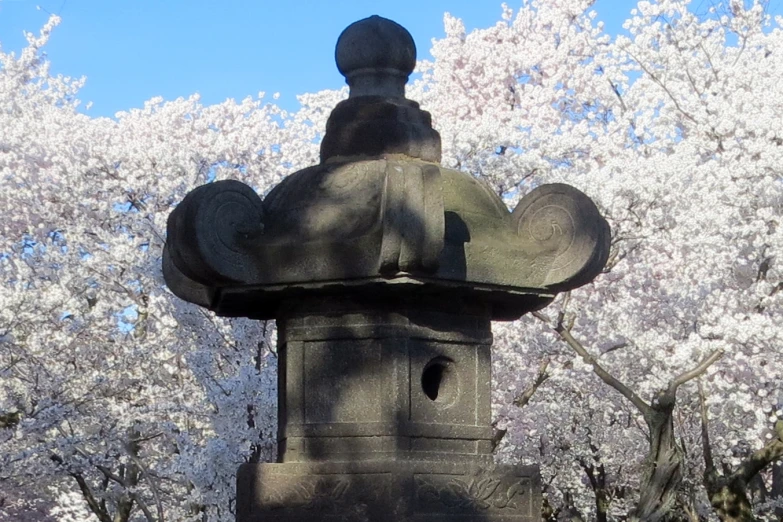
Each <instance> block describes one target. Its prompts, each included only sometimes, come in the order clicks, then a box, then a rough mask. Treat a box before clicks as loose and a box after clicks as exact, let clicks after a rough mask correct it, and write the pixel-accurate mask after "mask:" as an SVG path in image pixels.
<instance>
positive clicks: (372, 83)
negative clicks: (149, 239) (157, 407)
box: [163, 16, 609, 522]
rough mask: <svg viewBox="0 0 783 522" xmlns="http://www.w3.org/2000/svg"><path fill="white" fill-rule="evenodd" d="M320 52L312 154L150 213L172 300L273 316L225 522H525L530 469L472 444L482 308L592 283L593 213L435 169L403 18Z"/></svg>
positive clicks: (488, 435) (482, 382) (484, 379)
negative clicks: (274, 441) (164, 227)
mask: <svg viewBox="0 0 783 522" xmlns="http://www.w3.org/2000/svg"><path fill="white" fill-rule="evenodd" d="M336 60H337V67H338V69H339V70H340V72H341V73H342V74H343V75H344V76H345V78H346V81H347V83H348V85H349V86H350V97H349V98H348V99H347V100H345V101H343V102H341V103H339V104H338V105H337V106H336V107H335V108H334V110H333V111H332V113H331V116H330V117H329V121H328V122H327V126H326V134H325V136H324V138H323V141H322V143H321V163H320V164H319V165H315V166H313V167H309V168H306V169H304V170H300V171H299V172H296V173H294V174H292V175H290V176H288V177H287V178H286V179H284V180H283V181H282V182H281V183H280V184H279V185H277V186H276V187H275V188H274V189H272V190H271V191H270V192H269V194H268V195H267V196H266V198H265V199H263V201H262V199H261V197H259V195H258V194H256V192H255V191H254V190H253V189H251V188H250V187H248V186H247V185H244V184H243V183H240V182H238V181H218V182H214V183H209V184H207V185H203V186H201V187H199V188H197V189H195V190H193V191H192V192H191V193H189V194H188V195H187V196H186V197H185V199H184V200H183V201H182V203H181V204H180V205H179V206H178V207H177V208H176V209H175V210H174V212H172V214H171V216H170V217H169V221H168V239H167V244H166V249H165V251H164V259H163V270H164V275H165V278H166V282H167V284H168V286H169V288H170V289H171V290H172V291H173V292H174V293H175V294H176V295H177V296H179V297H181V298H182V299H185V300H187V301H190V302H193V303H196V304H198V305H201V306H203V307H206V308H209V309H210V310H213V311H214V312H215V313H217V314H218V315H222V316H229V317H250V318H254V319H276V320H277V325H278V356H279V378H278V384H279V389H278V397H279V419H278V423H279V433H278V462H277V463H273V464H245V465H243V466H242V467H241V468H240V470H239V473H238V476H237V520H238V521H239V522H251V521H259V522H260V521H280V522H282V521H286V522H288V521H291V522H293V521H310V520H318V521H321V520H325V521H337V520H357V521H358V520H367V521H372V522H376V521H377V522H381V521H389V522H392V521H394V522H399V521H414V520H415V521H422V522H424V521H432V522H436V521H441V522H445V521H447V520H448V521H451V520H461V521H465V522H468V521H477V520H487V521H496V520H497V521H519V522H523V521H530V522H532V521H534V520H536V521H537V520H538V519H539V518H540V509H541V489H540V480H539V474H538V469H537V468H536V467H526V466H507V465H496V464H494V462H493V458H492V455H491V452H492V426H491V419H490V395H491V393H490V392H491V364H490V350H491V346H492V332H491V329H490V322H491V321H493V320H502V321H504V320H512V319H516V318H518V317H520V316H521V315H523V314H525V313H527V312H530V311H533V310H537V309H540V308H542V307H544V306H546V305H547V304H548V303H549V302H551V300H552V299H553V297H554V296H555V294H556V293H557V292H561V291H565V290H569V289H572V288H576V287H578V286H580V285H583V284H585V283H587V282H589V281H591V280H592V279H593V278H594V277H595V276H596V275H597V274H598V273H599V272H600V271H601V269H602V268H603V266H604V264H605V263H606V260H607V255H608V247H609V227H608V225H607V223H606V221H605V220H604V219H603V218H602V217H601V216H600V214H599V213H598V210H597V209H596V207H595V205H594V204H593V202H592V201H591V200H590V199H588V198H587V196H585V195H584V194H582V193H581V192H579V191H578V190H576V189H574V188H572V187H570V186H568V185H562V184H552V185H542V186H539V187H538V188H536V189H534V190H533V191H531V192H530V193H529V194H528V195H526V196H525V197H524V198H522V200H521V201H520V203H519V204H518V205H517V207H516V208H515V209H514V211H513V212H509V211H508V209H507V208H506V206H505V205H504V204H503V201H502V200H501V199H500V198H499V197H498V195H497V194H495V193H494V192H493V191H492V190H491V189H490V188H489V187H487V186H486V185H485V184H484V183H482V182H481V181H479V180H477V179H476V178H474V177H473V176H471V175H469V174H466V173H464V172H458V171H455V170H449V169H445V168H442V167H441V166H440V165H439V161H440V136H439V134H438V133H437V132H436V131H435V130H434V129H433V128H432V125H431V119H430V115H429V113H427V112H425V111H423V110H421V109H420V108H419V105H418V104H417V103H416V102H414V101H410V100H407V99H406V98H405V92H404V91H405V84H406V82H407V79H408V76H409V75H410V73H411V72H412V71H413V68H414V65H415V63H416V48H415V45H414V42H413V39H412V38H411V36H410V34H409V33H408V32H407V31H406V30H405V29H404V28H403V27H401V26H399V25H397V24H396V23H394V22H392V21H391V20H386V19H384V18H380V17H378V16H373V17H370V18H367V19H364V20H361V21H359V22H356V23H354V24H352V25H351V26H349V27H348V28H347V29H346V30H345V31H344V32H343V33H342V35H341V36H340V38H339V40H338V42H337V50H336ZM237 422H241V420H240V419H237Z"/></svg>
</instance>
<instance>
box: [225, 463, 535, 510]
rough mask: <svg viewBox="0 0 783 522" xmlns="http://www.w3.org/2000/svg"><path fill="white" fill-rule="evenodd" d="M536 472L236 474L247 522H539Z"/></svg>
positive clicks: (305, 467)
mask: <svg viewBox="0 0 783 522" xmlns="http://www.w3.org/2000/svg"><path fill="white" fill-rule="evenodd" d="M540 518H541V481H540V477H539V474H538V470H537V468H535V467H524V466H495V465H491V464H490V465H486V466H481V465H476V464H468V463H462V462H444V461H427V460H407V461H396V462H395V461H380V462H377V461H376V462H357V463H346V462H342V463H307V464H305V463H302V464H245V465H243V466H242V467H241V468H240V470H239V473H238V475H237V519H238V520H241V521H244V522H261V521H275V522H289V521H290V522H300V521H304V520H313V519H315V520H319V521H320V520H323V521H331V520H334V521H337V520H340V521H357V522H358V521H368V522H370V521H371V522H387V521H388V522H408V521H410V522H414V521H416V522H453V521H454V520H462V521H465V522H478V521H486V522H534V521H536V522H537V521H538V520H540Z"/></svg>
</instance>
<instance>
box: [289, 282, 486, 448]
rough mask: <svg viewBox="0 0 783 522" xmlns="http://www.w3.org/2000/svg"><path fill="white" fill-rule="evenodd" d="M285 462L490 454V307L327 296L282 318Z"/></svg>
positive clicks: (295, 304) (293, 305)
mask: <svg viewBox="0 0 783 522" xmlns="http://www.w3.org/2000/svg"><path fill="white" fill-rule="evenodd" d="M277 321H278V328H279V334H278V344H279V348H278V360H279V365H280V366H279V379H280V380H279V397H280V399H279V406H278V408H279V422H278V427H279V428H278V429H279V434H278V441H279V445H280V448H279V458H280V461H282V462H301V461H323V460H338V461H339V460H346V459H348V460H354V461H357V460H367V459H378V458H398V457H400V456H401V455H419V456H422V455H426V456H428V457H429V458H448V457H452V456H454V455H455V454H458V455H460V459H461V460H465V461H467V460H473V461H486V457H487V455H489V453H490V451H491V442H490V441H491V439H492V428H491V426H490V422H491V420H490V410H491V408H490V380H491V376H490V371H491V369H490V346H491V343H492V333H491V331H490V322H489V309H488V307H487V306H486V305H485V304H483V303H480V302H479V303H469V302H466V301H464V300H456V301H455V300H448V301H444V300H438V299H430V300H427V299H420V298H419V299H411V298H408V299H389V300H387V301H385V302H378V300H377V299H371V298H364V299H362V298H356V297H353V298H323V299H312V300H307V301H299V300H296V301H292V302H287V303H286V305H285V306H284V307H283V310H282V312H281V315H280V316H279V317H278V320H277Z"/></svg>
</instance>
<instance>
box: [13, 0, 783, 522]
mask: <svg viewBox="0 0 783 522" xmlns="http://www.w3.org/2000/svg"><path fill="white" fill-rule="evenodd" d="M590 7H591V2H589V1H587V0H577V1H569V2H561V1H546V2H544V1H540V2H537V1H530V2H525V3H523V4H522V6H521V7H520V8H519V9H518V10H516V11H514V10H512V9H509V8H504V10H503V11H502V13H501V15H502V16H501V20H500V21H499V22H498V23H497V24H496V25H495V26H493V27H491V28H487V29H482V30H476V31H473V32H471V33H467V32H466V31H465V29H464V26H463V24H462V23H461V22H460V21H459V20H457V19H455V18H452V17H450V16H448V15H447V16H446V17H445V27H446V36H445V38H443V39H440V40H436V41H434V43H433V48H432V55H433V57H434V60H433V61H432V62H427V61H423V62H420V64H419V72H420V73H421V78H420V79H419V80H418V81H416V82H414V83H413V84H411V85H409V87H408V91H409V92H408V96H409V98H412V99H416V100H419V101H420V102H421V103H422V106H423V108H425V109H426V110H428V111H430V112H431V113H432V114H433V120H434V124H435V126H436V128H437V129H438V130H439V131H440V133H441V136H442V138H443V151H444V154H443V162H442V163H443V165H444V166H446V167H450V168H456V169H461V170H464V171H466V172H470V173H471V174H474V175H476V176H477V177H479V178H481V179H484V180H485V181H486V182H487V183H489V184H490V185H491V186H492V188H493V189H494V190H496V191H497V192H498V193H499V194H500V195H501V196H502V197H503V198H504V199H505V200H506V201H507V202H508V203H509V205H513V204H515V202H516V201H517V200H518V199H519V198H520V197H521V196H522V195H524V194H525V193H526V192H527V191H529V190H530V189H531V188H532V187H534V186H536V185H538V184H541V183H546V182H566V183H569V184H572V185H574V186H576V187H578V188H579V189H581V190H583V191H584V192H585V193H587V194H588V195H590V196H591V197H592V198H593V199H594V200H595V201H596V202H597V203H598V204H599V207H600V208H601V210H602V212H603V213H604V214H605V215H606V216H607V219H608V220H609V221H610V223H611V225H612V230H613V238H612V254H611V258H610V261H609V264H608V266H607V268H606V270H605V272H604V274H602V275H601V276H599V278H598V279H596V281H594V282H593V283H591V284H590V285H588V286H587V287H583V288H581V289H578V290H576V291H574V292H572V293H571V294H570V295H567V296H563V298H561V299H559V300H558V301H557V302H555V303H554V304H553V305H551V306H550V307H549V308H548V309H546V310H544V311H543V312H542V313H541V314H536V316H531V317H525V318H522V319H521V320H519V321H515V322H512V323H498V324H496V325H495V352H494V355H495V359H494V362H495V366H494V378H495V384H494V386H495V396H494V399H495V400H494V410H495V417H496V419H497V421H496V423H495V424H496V427H497V429H498V434H499V436H498V441H499V444H498V447H497V458H498V459H499V460H502V461H513V462H516V461H522V462H525V463H536V464H539V465H540V466H541V468H542V473H543V476H544V479H545V480H544V483H545V512H544V516H545V518H547V519H549V520H559V519H570V520H599V521H604V520H666V519H674V520H689V521H693V522H696V521H699V520H717V519H720V520H724V521H734V520H754V519H758V520H769V521H772V520H780V518H781V516H783V467H782V466H781V463H780V459H781V457H782V456H783V427H782V425H781V422H782V421H783V344H781V337H782V336H783V328H782V327H781V326H780V325H779V322H780V321H779V320H777V318H778V317H779V316H780V314H781V311H783V310H782V307H783V301H782V299H783V298H782V297H781V295H782V294H783V293H782V292H780V291H781V289H783V271H782V270H781V267H780V259H781V254H782V253H783V250H782V249H783V231H781V227H780V216H781V213H782V212H781V211H782V210H783V184H782V182H783V180H782V179H781V165H783V130H781V126H780V123H779V117H778V115H779V114H781V113H783V111H782V110H781V109H783V107H781V105H783V73H781V72H780V71H783V32H782V31H781V29H780V25H781V21H780V20H777V21H776V20H771V19H770V18H769V17H768V16H767V15H766V12H765V4H764V3H763V2H759V1H753V2H751V1H746V2H741V1H737V0H732V1H730V2H727V3H723V4H716V5H712V4H711V6H710V9H709V10H708V11H705V12H696V11H697V10H698V8H699V6H693V5H689V3H688V2H687V1H685V0H659V1H657V2H640V3H639V5H638V6H637V8H636V9H635V10H634V11H633V12H632V14H631V17H630V18H629V19H628V21H627V22H626V24H625V29H626V31H627V33H626V34H625V35H620V36H616V37H611V36H609V35H606V34H605V33H604V31H603V28H602V26H601V24H600V22H597V21H596V20H595V15H594V14H592V13H591V12H590ZM56 24H57V19H56V18H52V19H51V20H50V21H49V23H48V24H47V25H46V26H45V27H44V28H43V30H42V31H41V33H40V35H38V36H34V35H28V46H27V47H26V48H25V49H24V50H23V51H22V52H21V53H19V55H18V56H17V55H14V54H11V53H2V54H0V64H1V65H0V128H2V129H3V130H2V133H0V208H2V209H3V223H2V225H1V226H0V273H1V274H2V283H1V286H0V288H2V290H0V520H25V519H28V520H67V521H74V522H76V521H78V522H82V521H94V520H99V521H101V522H108V521H136V520H142V521H148V522H149V521H163V520H192V521H204V520H210V521H211V520H217V521H222V520H233V516H234V515H233V502H234V498H233V497H234V491H233V487H234V486H233V480H234V479H233V476H234V473H235V470H236V467H237V466H238V464H239V463H241V462H243V461H250V460H269V459H271V458H273V454H274V451H275V448H274V439H275V432H276V426H275V419H276V414H275V411H276V406H277V405H276V402H275V401H276V399H275V396H276V390H275V386H276V384H275V382H276V379H275V373H276V359H275V353H274V346H275V330H274V325H273V324H272V323H271V322H266V323H264V322H254V321H248V320H242V319H231V320H226V319H222V318H218V317H215V316H214V315H213V314H211V313H207V312H205V311H203V310H201V309H198V308H196V307H193V306H191V305H189V304H186V303H184V302H182V301H181V300H179V299H177V298H175V297H174V296H173V295H172V294H171V293H170V292H169V291H168V290H167V289H166V287H165V285H164V283H163V280H162V276H161V273H160V256H161V251H162V245H163V240H164V238H163V235H164V234H165V220H166V217H167V216H168V214H169V213H170V212H171V210H172V209H173V208H174V207H175V206H176V204H177V203H178V202H179V201H180V200H181V199H182V197H183V196H184V194H185V193H187V192H188V191H189V190H191V189H192V188H194V187H195V186H197V185H200V184H203V183H209V182H211V181H213V180H216V179H226V178H234V179H239V180H242V181H244V182H246V183H248V184H250V185H251V186H253V187H254V188H255V189H256V190H257V191H258V192H259V193H260V194H264V193H265V192H266V191H267V190H268V189H269V188H271V187H272V186H273V185H274V184H276V183H277V182H279V181H280V179H282V178H283V177H284V176H285V175H287V174H288V173H290V172H292V171H295V170H297V169H299V168H303V167H305V166H308V165H311V164H314V163H317V161H318V140H319V139H320V136H321V135H322V133H323V129H324V127H325V122H326V118H327V116H328V114H329V112H330V110H331V108H332V107H333V106H334V105H335V104H336V103H337V102H338V101H339V100H341V99H343V98H344V97H345V96H346V91H345V90H341V91H324V92H321V93H316V94H309V95H304V96H301V97H300V98H299V100H300V103H301V109H300V110H298V111H296V112H292V113H289V112H286V111H283V110H281V109H280V108H278V107H277V106H275V105H274V103H271V102H268V101H265V97H264V96H263V94H260V95H259V96H258V97H255V98H248V99H245V100H242V101H239V102H237V101H234V100H227V101H226V102H223V103H221V104H217V105H212V106H205V105H203V104H202V103H200V101H199V99H198V97H197V96H193V97H190V98H188V99H178V100H174V101H163V100H160V99H154V100H150V101H149V102H147V103H146V104H145V106H144V107H143V108H142V109H133V110H130V111H128V112H124V113H119V114H118V115H117V116H116V117H115V118H112V119H109V118H91V117H89V116H86V115H85V114H82V113H80V112H79V103H80V102H79V101H78V99H77V96H78V91H79V88H80V87H81V85H82V83H83V80H81V79H71V78H63V77H58V76H53V75H52V74H51V73H50V70H49V63H48V61H47V60H46V58H45V55H44V54H43V52H42V48H43V47H44V45H45V44H46V41H47V39H48V36H49V34H50V32H51V31H52V30H53V29H54V27H55V26H56ZM503 434H504V435H503ZM501 435H503V436H502V437H501Z"/></svg>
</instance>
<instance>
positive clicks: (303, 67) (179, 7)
mask: <svg viewBox="0 0 783 522" xmlns="http://www.w3.org/2000/svg"><path fill="white" fill-rule="evenodd" d="M712 1H714V0H694V2H693V3H694V5H695V6H696V7H699V6H700V4H703V5H704V6H705V8H706V6H708V4H709V3H710V2H712ZM507 3H508V4H509V5H510V6H511V7H512V8H514V7H517V6H518V5H519V4H520V1H519V0H508V2H507ZM771 5H772V10H773V12H778V13H780V12H781V11H783V9H782V8H781V5H783V0H772V2H771ZM37 6H40V9H38V8H37ZM634 6H635V2H633V1H631V0H597V1H596V4H595V6H594V10H595V11H596V12H597V13H598V19H599V20H602V21H604V22H605V24H606V29H607V31H608V32H609V33H611V34H616V33H617V32H618V31H622V28H621V26H622V22H623V21H624V20H625V18H626V17H627V16H628V13H629V12H630V10H631V9H632V8H633V7H634ZM446 11H448V12H450V13H451V14H452V15H454V16H457V17H459V18H462V19H463V20H464V22H465V24H466V26H467V28H468V30H470V29H474V28H480V27H488V26H491V25H493V24H494V23H495V22H497V21H498V20H499V19H500V15H501V0H419V1H414V0H376V1H373V2H369V1H366V0H365V1H360V0H320V1H311V0H299V1H290V0H289V1H284V0H283V1H280V0H276V1H268V0H257V1H250V0H245V1H238V0H0V43H1V44H2V48H3V50H4V51H6V52H7V51H18V50H19V49H21V48H22V47H23V46H24V38H23V36H22V31H24V30H27V31H32V32H35V33H37V32H38V30H39V28H40V27H41V25H43V24H44V23H45V22H46V19H47V18H48V16H49V15H48V13H56V14H59V15H60V16H61V17H62V23H61V25H60V26H59V27H58V28H57V29H56V30H55V32H54V34H53V36H52V38H51V40H50V42H49V44H48V45H47V47H46V49H45V51H46V53H47V55H48V57H49V59H50V60H51V62H52V71H53V72H54V73H61V74H64V75H69V76H76V77H78V76H86V77H87V84H86V85H85V87H84V88H83V89H82V91H81V93H80V96H79V98H80V99H81V100H83V101H84V102H87V101H92V102H93V106H92V108H91V109H90V110H89V111H86V112H87V113H88V114H90V115H93V116H113V115H114V114H115V113H116V112H117V111H121V110H127V109H130V108H132V107H140V106H141V105H142V104H143V102H144V101H145V100H148V99H150V98H152V97H154V96H163V98H164V99H174V98H177V97H179V96H188V95H190V94H193V93H195V92H198V93H200V94H201V96H202V101H203V102H204V103H207V104H212V103H217V102H221V101H223V100H225V99H226V98H236V99H241V98H244V97H245V96H248V95H256V94H257V93H258V92H259V91H265V92H266V93H267V94H268V95H271V94H272V93H275V92H279V93H280V94H281V97H280V100H278V103H279V104H280V105H282V106H283V107H284V108H287V109H295V108H296V107H297V103H296V98H295V97H296V95H297V94H301V93H304V92H315V91H318V90H321V89H334V88H339V87H340V86H342V85H343V78H342V77H341V76H340V75H339V73H338V72H337V70H336V68H335V65H334V44H335V41H336V39H337V36H338V35H339V34H340V32H341V31H342V30H343V29H344V28H345V27H346V26H347V25H348V24H350V23H351V22H354V21H356V20H358V19H361V18H364V17H367V16H369V15H372V14H378V15H381V16H385V17H387V18H391V19H393V20H395V21H397V22H398V23H400V24H402V25H404V26H405V27H406V28H407V29H408V30H409V31H410V32H411V34H412V35H413V37H414V39H415V40H416V44H417V47H418V51H419V57H426V56H429V48H430V44H431V40H432V38H439V37H442V36H443V34H444V33H443V13H444V12H446Z"/></svg>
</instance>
